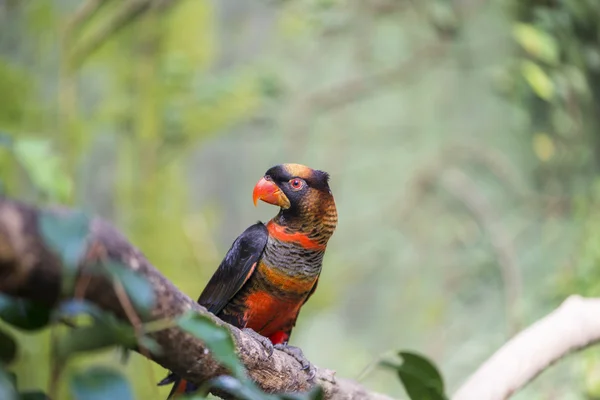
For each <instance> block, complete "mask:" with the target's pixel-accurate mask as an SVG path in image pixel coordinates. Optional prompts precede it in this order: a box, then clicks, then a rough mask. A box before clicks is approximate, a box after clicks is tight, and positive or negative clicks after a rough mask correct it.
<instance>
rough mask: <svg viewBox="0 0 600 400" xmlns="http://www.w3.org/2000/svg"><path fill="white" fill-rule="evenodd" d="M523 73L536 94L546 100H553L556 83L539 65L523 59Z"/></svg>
mask: <svg viewBox="0 0 600 400" xmlns="http://www.w3.org/2000/svg"><path fill="white" fill-rule="evenodd" d="M521 73H522V74H523V77H524V78H525V80H526V81H527V83H528V84H529V86H531V89H533V91H534V93H535V94H537V95H538V96H539V97H541V98H542V99H544V100H546V101H550V100H552V98H553V97H554V92H555V89H554V84H553V83H552V80H551V79H550V77H549V76H548V75H547V74H546V72H545V71H544V70H543V69H542V68H541V67H540V66H539V65H537V64H536V63H534V62H531V61H523V62H522V63H521Z"/></svg>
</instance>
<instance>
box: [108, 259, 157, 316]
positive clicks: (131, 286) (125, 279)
mask: <svg viewBox="0 0 600 400" xmlns="http://www.w3.org/2000/svg"><path fill="white" fill-rule="evenodd" d="M102 267H104V268H105V269H106V271H108V272H109V273H110V274H111V275H112V277H113V278H115V279H117V280H118V281H119V282H121V284H122V285H123V287H124V288H125V292H126V293H127V296H128V297H129V300H130V301H131V303H132V305H133V307H134V308H135V310H136V311H137V312H138V314H140V315H146V316H147V315H149V313H150V311H151V310H152V307H153V306H154V301H155V296H154V289H153V288H152V285H151V284H150V282H148V280H147V279H146V278H144V277H143V276H142V275H140V274H138V273H137V272H135V271H133V270H131V269H129V268H127V267H126V266H124V265H122V264H119V263H116V262H108V263H105V264H103V265H102V266H100V268H102Z"/></svg>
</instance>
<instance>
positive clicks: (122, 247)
mask: <svg viewBox="0 0 600 400" xmlns="http://www.w3.org/2000/svg"><path fill="white" fill-rule="evenodd" d="M42 212H51V213H55V214H57V215H64V216H68V215H69V214H70V213H72V211H70V210H68V209H64V208H52V209H50V208H49V209H39V210H38V209H36V208H34V207H32V206H29V205H26V204H23V203H20V202H17V201H12V200H8V199H5V198H0V292H3V293H6V294H9V295H13V296H19V297H24V298H28V299H31V300H37V301H43V302H46V303H48V304H54V303H55V302H56V301H57V300H58V299H59V296H60V285H61V263H60V260H59V258H58V257H57V256H56V255H55V254H53V253H52V252H51V251H50V250H49V249H48V247H47V246H46V245H45V243H44V241H43V239H42V237H41V236H40V232H39V226H38V220H39V216H40V214H41V213H42ZM87 243H88V247H87V253H86V256H85V258H84V259H92V258H94V254H97V253H98V252H101V253H102V254H104V255H106V258H108V259H110V260H114V261H117V262H120V263H122V264H124V265H125V266H127V267H128V268H130V269H132V270H134V271H137V272H138V273H139V274H141V275H143V276H144V277H145V278H146V279H147V280H148V281H149V282H150V284H151V285H152V287H153V290H154V293H155V296H156V304H155V305H154V307H153V309H152V311H151V313H150V315H149V316H147V317H145V318H144V317H142V322H149V321H153V320H159V319H165V318H173V317H175V316H178V315H180V314H182V313H184V312H186V311H188V310H192V309H193V310H195V311H197V312H199V313H201V314H203V315H207V316H209V317H210V318H211V319H212V320H214V321H215V322H216V323H217V324H219V325H223V326H226V327H227V328H228V329H229V330H230V332H231V333H232V335H233V337H234V340H235V342H236V347H237V350H238V354H239V356H240V358H241V360H242V362H243V363H244V364H245V366H246V368H247V369H248V373H249V375H250V377H251V378H252V379H254V380H255V381H256V382H257V384H258V385H259V386H260V387H261V388H262V389H263V390H265V391H267V392H290V391H294V392H296V391H305V390H308V389H310V387H311V384H310V383H308V382H307V374H306V372H304V371H302V370H301V366H300V364H299V363H298V362H297V361H296V360H295V359H294V358H292V357H290V356H289V355H287V354H286V353H283V352H281V351H278V350H275V351H274V353H273V355H272V356H271V357H268V356H267V354H266V352H265V350H264V348H263V347H262V345H261V344H260V343H258V341H256V340H255V339H254V338H252V337H250V336H248V335H246V334H245V333H243V332H242V331H240V330H239V329H237V328H235V327H233V326H231V325H228V324H225V323H224V322H222V321H221V320H220V319H218V318H217V317H215V316H214V315H212V314H210V313H208V311H206V309H205V308H204V307H202V306H200V305H199V304H197V303H196V302H195V301H194V300H192V299H191V298H189V297H188V296H186V295H185V294H184V293H182V292H180V291H179V290H178V289H177V287H175V285H174V284H173V283H171V282H170V281H169V280H168V279H166V278H165V277H164V276H163V275H162V274H161V273H160V272H159V271H158V270H157V269H156V268H155V267H154V266H152V265H151V264H150V263H149V262H148V260H146V258H145V257H144V255H143V254H142V253H141V252H140V251H139V250H137V249H136V248H135V247H134V246H132V245H131V244H130V243H129V242H128V241H127V240H126V239H125V237H124V236H123V235H121V234H120V233H119V232H118V231H117V230H116V229H115V228H114V227H113V226H112V225H110V224H109V223H107V222H106V221H103V220H101V219H98V218H96V219H93V220H92V222H91V229H90V233H89V235H88V237H87ZM85 297H86V299H87V300H89V301H91V302H93V303H95V304H96V305H97V306H99V307H100V308H102V309H104V310H106V311H110V312H112V313H114V314H115V315H116V316H117V317H118V318H120V319H122V320H123V321H126V322H128V319H127V316H126V312H125V310H123V307H122V306H121V302H120V301H119V299H118V296H117V294H116V293H115V291H114V287H113V285H112V282H111V281H109V280H107V279H106V278H103V277H100V276H93V277H90V278H89V282H88V283H87V287H86V291H85ZM150 336H152V338H153V339H154V340H155V341H156V342H157V343H158V344H159V345H160V346H161V347H162V350H163V351H162V352H161V354H160V355H148V354H145V355H146V356H149V358H150V359H152V360H153V361H155V362H157V363H158V364H160V365H162V366H163V367H165V368H168V369H170V370H171V371H174V372H175V373H177V374H178V375H180V376H182V377H184V378H185V379H188V380H189V381H191V382H194V383H202V382H204V381H206V380H208V379H210V378H213V377H215V376H218V375H222V374H224V373H225V372H226V371H225V370H224V369H223V368H222V367H221V366H220V365H219V364H218V363H216V362H215V360H213V359H212V357H211V356H210V354H209V353H208V352H205V347H204V345H203V343H202V342H201V341H200V340H198V339H196V338H194V337H192V336H191V335H189V334H187V333H185V332H184V331H182V330H181V329H179V328H177V327H175V328H169V329H165V330H162V331H159V332H156V333H153V334H151V335H150ZM334 374H335V372H334V371H331V370H327V369H319V368H318V369H317V375H316V382H317V383H318V384H320V385H321V386H322V387H323V389H324V390H325V394H326V395H325V397H326V398H327V399H333V398H335V399H342V400H351V399H369V400H370V399H372V400H390V399H389V398H388V397H386V396H384V395H380V394H376V393H370V392H368V391H367V390H366V389H365V388H363V387H362V386H360V385H359V384H357V383H355V382H353V381H350V380H345V379H336V378H334Z"/></svg>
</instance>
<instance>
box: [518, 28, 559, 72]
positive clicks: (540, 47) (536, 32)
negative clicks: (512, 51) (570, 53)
mask: <svg viewBox="0 0 600 400" xmlns="http://www.w3.org/2000/svg"><path fill="white" fill-rule="evenodd" d="M513 36H514V38H515V39H516V41H517V42H518V43H519V44H520V45H521V47H523V49H524V50H525V51H526V52H527V53H529V54H530V55H531V56H533V57H534V58H537V59H538V60H540V61H543V62H546V63H548V64H556V63H557V62H558V45H557V44H556V41H555V40H554V38H553V37H552V36H551V35H549V34H548V33H546V32H544V31H543V30H541V29H538V28H536V27H534V26H532V25H529V24H523V23H517V24H515V26H514V28H513Z"/></svg>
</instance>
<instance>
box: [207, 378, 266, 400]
mask: <svg viewBox="0 0 600 400" xmlns="http://www.w3.org/2000/svg"><path fill="white" fill-rule="evenodd" d="M206 386H207V387H209V388H212V389H218V390H222V391H224V392H226V393H228V394H230V395H232V396H233V397H235V398H236V399H240V400H275V399H277V397H275V396H272V395H269V394H266V393H264V392H263V391H261V390H260V389H259V388H258V387H256V385H254V383H252V381H250V380H246V381H245V382H240V381H239V380H238V379H236V378H234V377H232V376H228V375H221V376H219V377H217V378H214V379H211V380H210V381H209V382H208V383H207V385H206Z"/></svg>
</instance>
